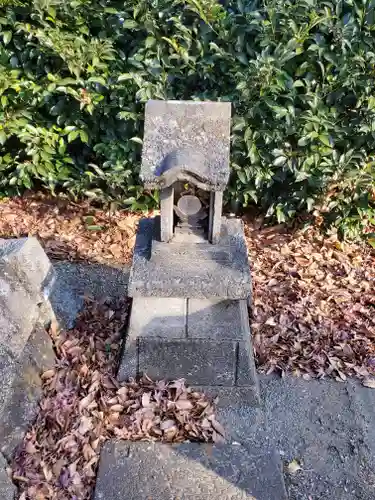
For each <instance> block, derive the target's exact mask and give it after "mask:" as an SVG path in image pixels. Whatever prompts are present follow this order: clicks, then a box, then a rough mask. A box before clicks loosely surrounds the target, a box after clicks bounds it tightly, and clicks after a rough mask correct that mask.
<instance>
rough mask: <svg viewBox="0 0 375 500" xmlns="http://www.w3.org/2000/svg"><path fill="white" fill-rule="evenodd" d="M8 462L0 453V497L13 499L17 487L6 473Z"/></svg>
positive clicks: (5, 499)
mask: <svg viewBox="0 0 375 500" xmlns="http://www.w3.org/2000/svg"><path fill="white" fill-rule="evenodd" d="M7 467H8V463H7V461H6V460H5V458H4V456H3V455H2V454H1V453H0V498H1V500H15V498H16V493H17V488H16V487H15V485H14V484H13V483H12V481H11V479H10V477H9V476H8V473H7V470H6V469H7Z"/></svg>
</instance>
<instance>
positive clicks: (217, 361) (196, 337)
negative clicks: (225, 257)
mask: <svg viewBox="0 0 375 500" xmlns="http://www.w3.org/2000/svg"><path fill="white" fill-rule="evenodd" d="M142 374H147V375H148V376H149V377H151V378H152V379H155V380H160V379H177V378H185V379H186V381H187V383H188V384H190V385H200V386H218V387H220V386H222V387H228V388H230V387H253V386H256V384H257V377H256V372H255V366H254V359H253V353H252V348H251V340H250V329H249V319H248V312H247V303H246V301H244V300H218V299H201V300H197V299H183V298H155V297H152V298H150V297H149V298H143V297H137V298H135V299H134V300H133V306H132V311H131V316H130V323H129V328H128V331H127V335H126V341H125V348H124V353H123V356H122V359H121V363H120V368H119V373H118V378H119V380H120V381H124V380H127V379H128V378H130V377H133V378H136V377H138V376H140V375H142Z"/></svg>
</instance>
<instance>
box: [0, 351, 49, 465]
mask: <svg viewBox="0 0 375 500" xmlns="http://www.w3.org/2000/svg"><path fill="white" fill-rule="evenodd" d="M0 372H1V373H2V376H3V377H4V376H5V379H6V382H7V385H6V386H5V385H2V386H1V389H0V402H1V406H0V420H1V425H0V447H1V451H2V452H3V453H4V455H5V456H6V457H7V458H8V459H10V457H11V456H12V453H13V450H14V448H15V447H16V446H17V445H18V444H19V443H20V442H21V440H22V438H23V435H24V433H25V432H26V430H27V428H28V427H29V425H30V424H31V423H32V422H33V420H34V418H35V416H36V413H37V409H38V403H39V400H40V398H41V396H42V389H41V380H40V369H39V367H38V366H37V365H36V363H35V362H34V360H33V359H32V358H30V356H28V355H27V354H26V353H25V354H24V355H22V356H20V357H19V359H14V358H13V355H12V353H11V352H8V353H6V352H5V351H4V350H3V352H2V355H1V356H0ZM8 384H9V385H8Z"/></svg>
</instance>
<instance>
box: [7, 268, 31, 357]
mask: <svg viewBox="0 0 375 500" xmlns="http://www.w3.org/2000/svg"><path fill="white" fill-rule="evenodd" d="M38 316H39V308H38V305H37V300H35V297H31V296H30V295H29V293H28V292H26V290H25V288H23V286H22V285H21V284H20V283H19V282H17V279H16V277H15V276H13V275H10V274H7V275H6V276H4V277H0V343H2V344H4V345H6V346H7V347H8V348H10V349H11V350H12V351H13V352H14V353H15V354H19V353H20V352H21V351H22V349H23V348H24V346H25V343H26V342H27V339H28V338H29V336H30V334H31V332H32V330H33V328H34V324H35V322H36V321H37V319H38Z"/></svg>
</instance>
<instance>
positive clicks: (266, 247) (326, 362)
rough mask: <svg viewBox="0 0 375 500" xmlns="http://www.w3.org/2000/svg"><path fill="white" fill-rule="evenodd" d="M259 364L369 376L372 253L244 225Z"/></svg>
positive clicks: (315, 233)
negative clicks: (250, 273) (252, 289)
mask: <svg viewBox="0 0 375 500" xmlns="http://www.w3.org/2000/svg"><path fill="white" fill-rule="evenodd" d="M246 234H247V241H248V247H249V252H250V260H251V267H252V277H253V287H254V297H253V311H252V332H253V342H254V349H255V352H256V357H257V364H258V368H259V369H260V370H261V371H263V372H267V373H271V372H273V371H275V370H276V371H278V372H281V373H282V374H285V373H286V372H292V373H293V374H294V375H297V376H301V375H302V376H303V377H304V378H310V377H324V376H327V375H330V376H333V377H335V378H336V379H337V380H345V378H346V376H348V375H349V376H351V375H354V376H358V377H360V378H362V379H364V383H365V384H371V382H370V380H369V379H368V378H369V377H371V375H374V374H375V253H374V252H373V250H371V249H370V248H366V247H364V246H359V245H354V244H350V245H349V244H344V243H341V242H339V241H338V239H337V237H336V236H334V235H333V236H331V237H329V238H327V237H326V238H325V237H323V236H322V234H321V233H320V232H319V230H318V229H314V228H310V229H307V230H306V231H297V232H294V233H290V234H288V233H283V232H282V228H281V231H280V228H279V227H277V228H270V229H265V230H263V231H262V230H261V231H254V230H252V228H251V226H249V225H248V226H247V227H246Z"/></svg>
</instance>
